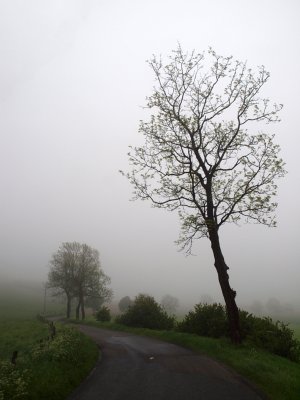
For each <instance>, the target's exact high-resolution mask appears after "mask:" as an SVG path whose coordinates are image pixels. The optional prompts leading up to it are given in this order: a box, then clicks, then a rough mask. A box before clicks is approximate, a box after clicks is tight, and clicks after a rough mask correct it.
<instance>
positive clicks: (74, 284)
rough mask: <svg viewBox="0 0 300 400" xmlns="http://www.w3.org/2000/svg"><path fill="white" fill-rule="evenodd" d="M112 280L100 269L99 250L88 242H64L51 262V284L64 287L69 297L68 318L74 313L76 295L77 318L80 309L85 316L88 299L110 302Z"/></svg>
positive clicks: (59, 289) (52, 286) (55, 286)
mask: <svg viewBox="0 0 300 400" xmlns="http://www.w3.org/2000/svg"><path fill="white" fill-rule="evenodd" d="M109 283H110V279H109V277H108V276H106V275H105V274H104V272H103V270H102V269H101V265H100V260H99V252H98V251H97V250H95V249H92V248H91V247H90V246H88V245H86V244H81V243H77V242H72V243H63V244H62V245H61V246H60V248H59V249H58V251H57V252H56V253H55V254H54V255H53V256H52V259H51V261H50V271H49V275H48V286H49V287H51V288H55V289H58V292H57V293H59V292H60V291H61V290H63V291H64V292H65V294H66V296H67V318H69V317H70V314H71V300H72V299H73V298H77V307H76V318H77V319H78V318H79V313H80V311H81V317H82V319H84V318H85V301H86V299H89V300H90V301H91V302H98V304H99V305H102V304H103V303H104V302H105V301H109V300H110V299H111V296H112V291H111V290H110V289H109V288H108V287H107V285H108V284H109Z"/></svg>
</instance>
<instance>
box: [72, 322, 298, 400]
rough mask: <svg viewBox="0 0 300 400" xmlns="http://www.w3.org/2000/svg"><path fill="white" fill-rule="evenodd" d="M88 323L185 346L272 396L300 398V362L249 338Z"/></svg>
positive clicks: (283, 399) (287, 399)
mask: <svg viewBox="0 0 300 400" xmlns="http://www.w3.org/2000/svg"><path fill="white" fill-rule="evenodd" d="M72 322H76V321H72ZM79 323H82V322H81V321H80V322H79ZM85 324H88V325H93V326H96V327H99V328H105V329H112V330H119V331H125V332H130V333H134V334H137V335H144V336H151V337H154V338H157V339H160V340H164V341H167V342H170V343H175V344H178V345H181V346H184V347H186V348H189V349H192V350H194V351H196V352H199V353H201V354H205V355H207V356H210V357H213V358H214V359H215V360H218V361H221V362H222V363H223V364H225V365H227V366H229V367H231V368H232V369H233V370H235V371H236V372H237V373H239V374H240V375H242V376H243V377H245V378H247V379H248V380H249V381H250V382H252V383H253V384H254V385H255V386H256V387H257V388H259V389H260V390H261V391H262V392H263V393H265V394H266V395H267V397H268V398H269V399H271V400H299V393H300V363H295V362H292V361H289V360H287V359H285V358H283V357H279V356H276V355H273V354H270V353H268V352H266V351H263V350H261V349H258V348H254V347H253V346H251V345H250V344H249V343H247V342H245V343H243V344H242V345H240V346H238V347H237V346H234V345H232V344H231V343H230V341H229V340H227V339H212V338H206V337H201V336H197V335H193V334H188V333H179V332H173V331H157V330H151V329H143V328H130V327H127V326H124V325H119V324H115V323H112V322H97V321H95V320H94V319H92V318H90V319H88V320H87V321H85Z"/></svg>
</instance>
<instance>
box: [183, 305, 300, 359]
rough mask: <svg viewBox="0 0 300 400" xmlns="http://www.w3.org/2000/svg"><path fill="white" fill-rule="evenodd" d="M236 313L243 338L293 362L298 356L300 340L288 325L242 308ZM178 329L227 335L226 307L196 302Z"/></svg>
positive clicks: (218, 335) (299, 353)
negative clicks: (257, 315) (254, 314)
mask: <svg viewBox="0 0 300 400" xmlns="http://www.w3.org/2000/svg"><path fill="white" fill-rule="evenodd" d="M239 313H240V327H241V336H242V339H247V340H248V341H249V342H251V343H252V344H253V345H255V346H258V347H261V348H263V349H265V350H267V351H269V352H271V353H274V354H277V355H279V356H282V357H286V358H289V359H290V360H292V361H298V360H299V359H300V342H299V341H298V340H297V339H295V338H294V332H293V331H292V330H291V329H289V328H288V325H287V324H284V323H283V322H280V321H277V322H273V321H272V319H271V318H268V317H264V318H260V317H255V316H253V315H252V314H249V313H248V312H247V311H243V310H239ZM177 330H179V331H180V332H187V333H195V334H197V335H200V336H208V337H214V338H219V337H222V336H229V325H228V320H227V316H226V310H225V307H224V306H222V305H221V304H216V303H214V304H212V305H208V304H197V305H196V306H195V309H194V311H190V312H189V313H188V314H187V315H186V317H185V318H184V320H183V321H182V322H180V323H178V325H177Z"/></svg>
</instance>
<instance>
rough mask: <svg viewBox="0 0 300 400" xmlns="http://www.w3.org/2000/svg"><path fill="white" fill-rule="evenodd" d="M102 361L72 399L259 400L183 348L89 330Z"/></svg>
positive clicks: (217, 367) (219, 368) (232, 376)
mask: <svg viewBox="0 0 300 400" xmlns="http://www.w3.org/2000/svg"><path fill="white" fill-rule="evenodd" d="M77 327H78V329H79V330H80V331H81V332H83V333H85V334H86V335H88V336H90V337H91V338H92V339H93V340H94V341H95V342H96V343H97V344H98V345H99V347H100V348H101V354H102V355H101V360H99V361H98V363H97V365H96V367H95V369H94V370H93V371H92V373H91V374H90V375H89V377H88V378H87V379H86V380H85V381H84V382H83V383H82V384H81V385H80V386H79V387H78V388H77V389H76V390H75V392H74V393H72V394H71V396H69V397H68V400H127V399H128V400H171V399H172V400H221V399H222V400H261V399H262V398H263V397H261V395H259V394H258V392H257V391H255V390H254V389H253V388H252V387H250V385H248V384H247V383H246V382H245V380H243V379H242V378H241V377H239V376H238V375H236V374H234V373H233V372H232V371H229V370H228V369H226V368H225V367H223V366H222V365H220V364H218V363H217V362H216V361H213V360H212V359H210V358H208V357H205V356H202V355H199V354H195V353H193V352H192V351H190V350H187V349H184V348H182V347H179V346H176V345H173V344H170V343H166V342H161V341H158V340H156V339H151V338H147V337H142V336H136V335H133V334H129V333H124V332H114V331H109V330H104V329H99V328H95V327H91V326H86V325H78V326H77Z"/></svg>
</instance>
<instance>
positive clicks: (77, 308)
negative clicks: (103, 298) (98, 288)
mask: <svg viewBox="0 0 300 400" xmlns="http://www.w3.org/2000/svg"><path fill="white" fill-rule="evenodd" d="M80 305H81V303H80V299H79V300H78V304H77V307H76V319H79V310H80Z"/></svg>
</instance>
